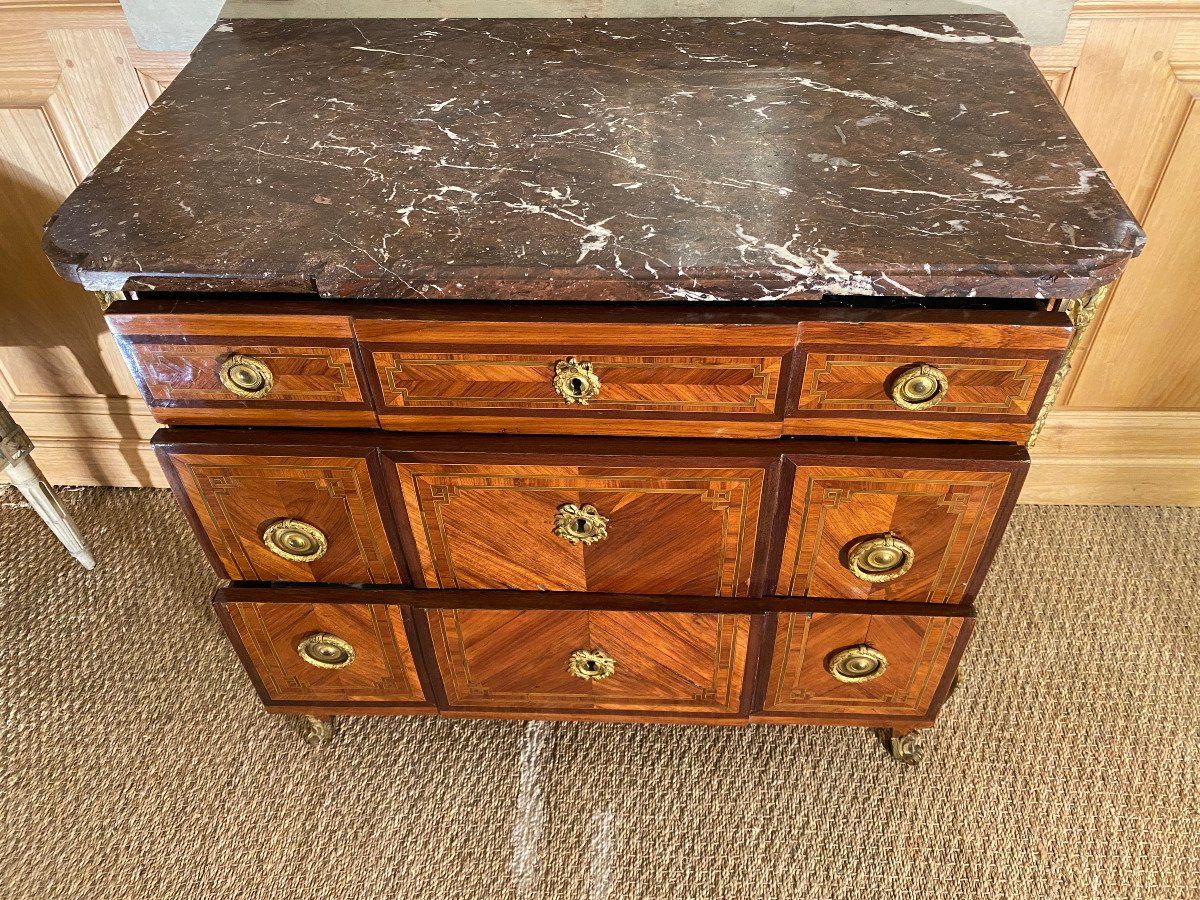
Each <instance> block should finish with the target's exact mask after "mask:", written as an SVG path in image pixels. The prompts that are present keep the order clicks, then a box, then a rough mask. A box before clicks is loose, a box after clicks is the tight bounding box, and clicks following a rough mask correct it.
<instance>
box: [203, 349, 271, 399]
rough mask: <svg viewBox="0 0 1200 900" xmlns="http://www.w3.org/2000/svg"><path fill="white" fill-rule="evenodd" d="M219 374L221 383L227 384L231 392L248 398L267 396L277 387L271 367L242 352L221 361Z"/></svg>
mask: <svg viewBox="0 0 1200 900" xmlns="http://www.w3.org/2000/svg"><path fill="white" fill-rule="evenodd" d="M217 374H218V375H219V376H220V378H221V384H223V385H225V387H226V389H227V390H228V391H229V392H230V393H231V394H237V395H238V396H239V397H245V398H246V399H247V400H254V399H256V398H258V397H265V396H266V395H267V394H269V393H270V392H271V388H273V387H275V376H274V374H272V372H271V369H270V367H268V366H267V364H266V363H265V362H263V361H262V360H261V359H255V358H254V357H253V356H244V355H242V354H241V353H235V354H233V355H232V356H230V357H229V358H228V359H226V360H225V362H223V363H221V369H220V371H219V372H218V373H217Z"/></svg>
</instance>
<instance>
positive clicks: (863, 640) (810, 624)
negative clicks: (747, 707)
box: [753, 612, 972, 722]
mask: <svg viewBox="0 0 1200 900" xmlns="http://www.w3.org/2000/svg"><path fill="white" fill-rule="evenodd" d="M971 623H972V620H971V619H970V618H965V617H953V616H930V615H924V616H922V615H902V616H900V615H866V614H853V613H841V612H837V613H782V614H780V615H779V616H778V621H777V624H776V630H775V635H774V639H773V641H772V642H771V645H772V646H771V651H770V652H771V662H770V666H769V677H768V679H767V683H766V687H765V690H764V691H763V698H762V703H761V706H760V709H759V712H757V713H755V715H754V716H753V718H754V719H755V720H756V721H781V720H782V721H787V720H789V719H800V720H802V721H811V720H812V719H813V718H814V717H818V718H819V717H822V716H828V717H831V718H836V719H838V720H839V721H844V720H853V719H861V720H863V721H870V722H880V721H894V720H903V719H905V718H918V719H922V718H926V717H928V716H930V715H932V714H933V713H935V712H936V705H935V704H936V703H940V699H941V698H940V697H939V694H940V693H944V691H943V688H945V687H948V681H949V679H950V678H951V677H952V676H953V671H954V667H955V665H956V660H957V657H958V655H960V654H961V652H962V649H963V647H964V646H965V645H966V642H967V639H968V638H969V636H970V630H971ZM862 644H866V645H867V646H870V647H872V648H874V649H875V650H877V651H879V652H881V653H882V654H883V655H884V657H885V658H886V659H887V667H886V669H885V670H884V672H883V674H882V675H880V676H879V677H878V678H875V679H872V680H870V681H864V682H857V683H846V682H842V681H839V680H838V679H836V678H834V677H833V676H832V675H831V674H830V673H829V671H828V670H827V669H826V663H827V662H828V660H829V658H830V657H831V656H832V655H833V654H835V653H837V652H838V651H840V650H843V649H846V648H848V647H854V646H857V645H862Z"/></svg>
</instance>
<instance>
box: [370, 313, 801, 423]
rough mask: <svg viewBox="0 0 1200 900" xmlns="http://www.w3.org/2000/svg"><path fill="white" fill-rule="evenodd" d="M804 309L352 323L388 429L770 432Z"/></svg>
mask: <svg viewBox="0 0 1200 900" xmlns="http://www.w3.org/2000/svg"><path fill="white" fill-rule="evenodd" d="M436 316H440V317H436ZM450 316H453V318H451V317H450ZM793 316H794V314H792V313H788V312H786V311H785V312H784V313H782V314H780V313H772V312H761V313H755V312H754V311H752V310H746V311H737V312H724V313H718V312H711V313H701V312H696V311H689V310H681V309H671V310H667V311H665V312H664V311H663V310H654V309H649V310H647V309H641V310H633V311H621V310H609V309H603V308H599V307H596V306H592V307H589V308H588V310H586V311H580V310H579V309H578V308H570V307H542V308H538V309H536V310H531V309H529V308H526V309H525V310H518V311H515V312H513V311H506V310H505V309H504V308H497V307H495V306H488V307H483V308H479V309H475V310H471V308H469V307H467V308H463V309H451V310H450V311H449V312H443V313H440V314H438V313H433V312H430V311H428V309H427V308H426V309H423V310H419V311H414V312H413V313H412V314H411V315H410V316H407V317H403V318H401V317H396V318H387V319H364V318H358V319H356V320H355V323H354V326H355V331H356V333H357V336H358V339H359V341H360V342H361V344H362V348H363V356H364V358H365V359H366V361H367V366H368V369H369V371H370V373H371V378H372V388H373V391H374V395H375V400H376V405H377V409H378V412H379V417H380V423H381V424H382V425H383V427H384V428H393V429H399V430H409V431H500V432H505V431H513V432H516V431H520V432H526V433H528V432H539V433H546V434H610V435H611V434H626V435H646V436H663V435H685V436H729V437H737V436H742V437H773V436H778V435H779V434H781V433H782V430H783V424H782V418H783V415H782V413H783V403H782V387H783V385H784V384H785V383H786V378H787V369H788V364H789V361H790V359H791V356H792V352H793V348H794V345H795V340H796V324H795V319H794V317H793ZM789 319H790V321H789ZM585 323H586V324H585Z"/></svg>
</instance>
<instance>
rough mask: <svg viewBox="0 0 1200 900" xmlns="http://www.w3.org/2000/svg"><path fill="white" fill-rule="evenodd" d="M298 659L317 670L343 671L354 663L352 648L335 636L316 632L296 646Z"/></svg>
mask: <svg viewBox="0 0 1200 900" xmlns="http://www.w3.org/2000/svg"><path fill="white" fill-rule="evenodd" d="M296 652H297V653H298V654H300V658H301V659H302V660H304V661H305V662H306V663H308V664H309V665H310V666H316V667H317V668H318V669H344V668H346V666H348V665H350V663H352V662H354V648H353V647H352V646H351V645H350V644H349V643H348V642H347V641H343V640H342V639H341V638H340V637H338V636H337V635H335V634H326V633H325V632H323V631H318V632H317V633H316V634H310V635H309V636H308V637H306V638H305V639H304V640H302V641H301V642H300V643H299V644H297V645H296Z"/></svg>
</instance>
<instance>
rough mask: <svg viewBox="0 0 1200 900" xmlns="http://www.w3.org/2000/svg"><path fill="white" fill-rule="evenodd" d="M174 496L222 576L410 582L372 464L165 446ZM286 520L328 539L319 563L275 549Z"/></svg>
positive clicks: (351, 459) (163, 455)
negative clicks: (276, 527) (274, 530)
mask: <svg viewBox="0 0 1200 900" xmlns="http://www.w3.org/2000/svg"><path fill="white" fill-rule="evenodd" d="M158 450H159V458H160V460H161V461H162V464H163V468H164V469H165V470H166V471H167V475H168V477H169V479H170V480H171V482H172V487H173V488H174V489H175V492H176V496H178V497H179V499H180V501H181V502H182V503H183V504H184V505H185V509H186V510H187V511H188V512H189V513H190V515H191V517H192V521H193V525H194V526H195V527H196V530H197V535H198V537H199V538H200V539H201V541H202V543H203V544H204V545H205V546H206V547H207V548H208V549H209V550H210V554H211V557H212V560H213V562H214V564H215V565H216V567H217V570H218V571H219V572H221V573H222V574H224V575H225V576H226V577H228V578H234V579H242V580H246V581H274V580H279V581H300V582H304V581H324V582H341V583H349V584H357V583H368V584H404V583H406V580H407V579H406V578H405V577H404V575H403V569H402V567H401V566H400V565H399V563H398V562H397V557H396V556H395V555H394V554H393V552H392V548H391V546H390V543H389V538H388V535H387V532H386V531H385V528H384V524H383V518H382V515H381V512H380V504H379V501H378V500H377V499H376V495H375V488H374V486H373V484H372V478H371V472H370V468H369V466H368V464H367V459H366V458H365V457H355V456H333V455H330V456H307V457H296V456H269V455H262V456H259V455H245V454H244V453H237V452H221V451H220V450H219V449H217V448H211V449H209V450H208V451H207V452H189V451H180V450H177V449H176V448H175V447H174V446H172V445H170V444H163V445H160V446H159V447H158ZM283 519H297V520H300V521H302V522H304V523H306V524H308V525H310V526H312V527H314V528H316V529H318V530H319V531H320V532H322V533H323V534H324V536H325V538H326V539H327V541H328V550H327V551H326V552H325V554H324V555H323V556H321V557H320V558H317V559H314V560H313V561H311V562H297V561H293V560H290V559H285V558H283V557H281V556H279V555H277V554H276V553H274V552H272V551H271V550H269V549H268V548H267V546H266V543H265V541H264V533H265V532H266V530H267V529H268V528H269V527H270V526H271V525H272V524H274V523H276V522H278V521H280V520H283Z"/></svg>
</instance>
